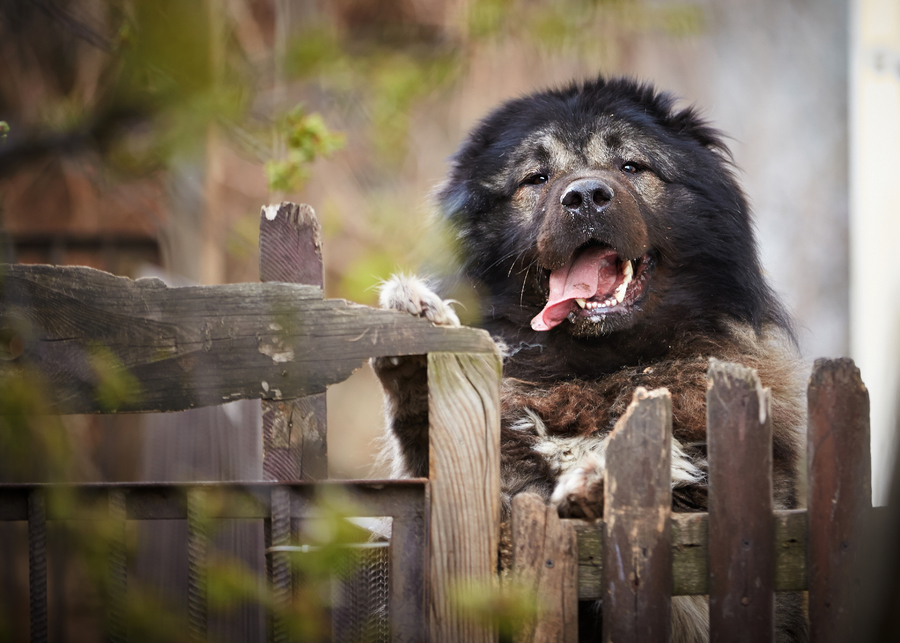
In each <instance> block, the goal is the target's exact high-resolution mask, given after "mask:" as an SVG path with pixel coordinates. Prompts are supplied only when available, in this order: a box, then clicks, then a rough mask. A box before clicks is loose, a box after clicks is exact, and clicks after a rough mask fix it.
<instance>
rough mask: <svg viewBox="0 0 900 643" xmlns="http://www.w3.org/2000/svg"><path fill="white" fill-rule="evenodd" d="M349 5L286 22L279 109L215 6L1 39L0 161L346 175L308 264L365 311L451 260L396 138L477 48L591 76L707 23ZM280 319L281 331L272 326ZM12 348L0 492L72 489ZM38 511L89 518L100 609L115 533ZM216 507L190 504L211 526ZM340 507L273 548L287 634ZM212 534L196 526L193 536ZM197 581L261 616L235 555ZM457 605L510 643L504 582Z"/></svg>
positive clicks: (149, 604)
mask: <svg viewBox="0 0 900 643" xmlns="http://www.w3.org/2000/svg"><path fill="white" fill-rule="evenodd" d="M58 4H60V5H61V6H69V4H67V3H65V2H62V3H58ZM71 4H72V5H73V6H74V5H75V3H71ZM350 4H354V3H350ZM355 4H356V5H360V6H363V5H367V4H370V5H371V7H374V8H373V9H372V13H371V15H372V20H368V19H367V20H357V21H356V22H353V21H351V20H349V19H346V20H343V21H342V20H339V19H336V18H335V15H336V14H337V13H339V10H337V9H334V10H333V9H332V8H331V7H328V8H326V9H322V8H320V10H319V11H320V13H321V14H323V15H324V14H327V15H325V17H323V16H322V15H320V16H319V17H318V19H317V20H315V21H314V20H309V21H305V22H304V23H303V24H300V25H294V27H296V29H295V32H294V33H291V34H290V38H289V40H288V43H287V50H286V51H285V52H284V59H283V60H279V61H277V62H278V63H280V64H283V69H284V71H285V74H286V78H285V79H280V80H283V81H284V82H285V83H288V84H290V86H291V88H292V90H293V91H291V92H285V96H284V98H283V100H280V101H279V100H276V99H275V98H273V96H272V95H271V94H272V84H273V78H272V77H271V76H272V73H273V72H272V69H271V68H272V67H273V58H274V57H277V56H278V55H279V54H277V53H272V52H271V51H268V52H267V53H266V55H265V56H264V57H263V58H254V56H253V55H251V54H250V53H248V52H246V51H244V50H243V49H242V48H241V46H240V44H239V41H238V38H237V37H236V32H237V29H238V27H239V25H237V24H236V23H235V18H234V16H231V14H229V12H228V7H229V5H228V3H225V2H218V1H216V0H105V1H104V0H100V1H99V2H97V3H94V5H95V6H94V9H95V10H96V11H95V13H97V14H98V15H100V18H98V19H97V20H95V21H94V22H90V23H77V22H73V21H72V20H69V21H68V22H66V21H58V22H54V23H52V24H51V25H48V27H47V30H46V33H42V32H39V33H37V34H35V33H34V32H32V33H31V36H32V37H30V38H29V37H23V38H22V39H21V40H20V41H16V42H15V43H13V44H12V45H10V47H12V46H15V47H20V48H24V47H26V46H32V47H34V48H35V49H34V50H33V51H30V52H29V54H28V55H29V56H33V57H34V58H35V59H38V60H40V61H41V62H42V63H43V64H44V67H43V69H45V70H49V71H47V74H48V76H53V75H54V74H55V76H54V77H53V78H51V80H50V81H49V82H46V83H44V84H43V85H42V86H41V91H43V92H44V93H43V94H39V96H40V100H39V101H38V103H37V104H36V105H34V106H33V108H29V109H22V110H20V111H19V112H17V113H14V116H15V118H13V117H12V116H7V115H6V111H8V109H9V105H11V104H12V103H13V102H15V101H13V100H11V99H9V98H8V97H2V96H0V115H3V116H4V118H5V119H6V120H0V143H5V145H4V147H3V151H4V152H7V151H9V150H13V149H14V148H15V147H16V146H17V145H23V144H26V143H28V142H29V140H30V139H41V138H43V139H46V140H47V141H51V142H53V141H57V140H59V141H62V142H60V143H58V146H59V149H60V150H61V151H62V152H64V153H69V152H70V151H71V149H72V148H73V147H74V146H75V145H87V146H91V147H92V148H95V149H96V151H98V152H100V153H101V154H102V157H103V159H104V161H105V162H106V164H107V165H106V168H107V169H109V170H111V171H113V173H120V174H123V175H128V176H134V175H146V174H148V173H152V172H160V171H166V170H172V171H173V172H177V171H179V170H178V169H177V168H179V167H185V166H187V167H189V166H192V165H202V164H203V162H204V161H203V159H204V158H205V157H204V154H205V152H206V146H207V144H208V141H209V139H210V133H211V132H217V133H221V134H223V138H224V139H225V140H227V141H228V144H229V145H231V146H232V147H233V148H234V149H236V150H238V151H239V152H240V153H242V154H243V155H244V156H248V157H250V158H252V159H253V161H254V162H255V163H256V164H257V165H258V166H259V168H260V172H261V174H264V175H265V177H266V179H267V187H268V189H269V190H270V191H272V192H283V193H291V195H295V194H298V193H300V195H299V196H300V198H298V199H297V200H302V191H303V190H304V189H305V187H306V186H307V181H308V179H309V177H310V176H312V173H313V171H314V165H315V164H317V163H323V162H333V163H345V164H347V165H348V166H350V167H351V170H349V171H348V175H351V176H353V177H354V178H355V180H357V181H358V182H359V183H360V184H361V186H362V187H361V188H360V192H362V193H364V195H365V198H364V199H362V200H361V201H360V203H359V205H358V207H357V208H355V209H354V210H353V211H349V210H350V208H349V207H348V206H347V205H346V203H345V202H341V201H338V200H336V199H335V200H327V201H326V202H324V203H321V204H316V205H317V210H318V211H319V214H320V218H321V220H322V225H323V230H324V234H325V236H326V238H327V239H328V241H329V244H326V248H325V252H326V257H328V253H330V252H332V251H331V250H330V249H329V247H341V248H350V249H351V256H350V257H347V256H342V257H339V259H340V261H335V262H331V265H333V266H336V267H335V268H334V269H333V272H332V273H329V278H330V279H331V280H332V281H331V284H330V286H331V288H332V289H333V292H334V293H335V294H337V295H338V296H342V297H346V298H349V299H352V300H355V301H360V302H369V303H371V302H373V301H374V300H375V298H376V294H375V289H374V286H375V285H377V283H378V282H379V281H380V280H382V279H384V278H386V277H387V276H388V275H389V274H390V273H391V272H394V271H396V270H398V269H406V270H410V271H412V270H416V271H418V270H420V269H421V268H422V266H423V264H424V265H425V266H426V267H429V268H431V269H432V270H433V272H435V273H440V272H441V271H445V270H446V269H447V266H449V265H451V264H452V257H453V254H454V241H453V235H452V233H451V232H450V231H447V230H440V229H437V228H431V227H426V226H425V225H423V224H421V223H418V222H419V221H421V220H422V219H424V218H425V217H424V216H422V214H423V213H422V212H421V210H422V208H421V207H419V206H418V203H417V202H414V203H410V196H409V194H408V193H407V192H405V191H404V189H403V187H404V181H407V180H408V178H409V177H408V176H406V175H405V173H406V172H409V171H410V168H411V167H413V166H414V165H415V164H414V163H409V162H408V161H409V160H410V157H411V156H414V155H415V154H416V152H417V150H416V149H415V148H414V145H417V144H420V143H417V142H413V141H412V140H411V137H410V133H411V131H412V130H413V125H414V123H415V119H416V118H420V117H422V115H423V114H427V113H428V110H429V108H431V107H433V106H435V105H437V104H440V103H441V102H442V101H445V100H447V98H448V97H449V96H450V95H451V90H453V89H454V87H455V86H456V85H457V83H459V82H461V81H462V80H463V79H464V78H465V77H466V74H467V73H468V72H469V71H471V69H470V67H471V66H472V65H473V64H476V63H475V61H476V60H477V54H478V52H479V49H481V48H485V47H491V46H497V45H498V43H503V42H510V41H515V42H516V43H518V44H519V45H520V51H521V52H534V51H537V52H540V53H542V54H548V55H565V56H567V57H570V58H571V59H573V60H579V61H587V64H589V65H595V66H596V67H597V68H598V69H599V68H602V67H604V66H606V67H607V68H608V67H610V62H611V61H612V62H613V63H614V62H615V58H614V55H613V50H614V48H615V47H616V46H617V43H625V44H630V43H629V42H628V41H629V39H630V38H632V37H633V35H635V34H645V33H660V34H666V35H670V36H675V37H691V36H695V35H697V34H700V33H702V32H703V31H704V30H705V29H706V25H705V21H704V14H703V11H702V9H701V8H700V5H698V4H695V3H692V2H665V3H658V2H650V1H647V0H593V1H579V0H559V1H557V2H536V1H534V0H470V1H469V2H468V3H467V5H466V11H465V12H464V14H463V15H461V16H460V17H459V18H460V20H459V24H457V23H456V22H453V24H448V25H443V26H441V27H439V28H438V27H434V26H431V25H427V24H415V22H414V21H407V22H403V21H399V22H396V23H393V22H391V20H390V16H388V17H387V18H384V17H379V15H378V14H379V8H380V7H381V3H376V2H372V3H366V2H365V1H364V0H362V1H358V2H355ZM386 4H390V3H386ZM400 4H401V3H398V5H397V6H400ZM347 5H348V3H343V4H342V5H341V6H342V7H344V9H346V6H347ZM42 11H43V9H42V4H41V3H37V2H21V3H15V2H13V3H0V12H3V14H2V16H3V17H7V18H8V19H9V25H8V28H7V30H6V31H5V32H4V31H0V37H4V36H5V37H11V35H13V34H14V33H15V29H16V28H17V27H18V26H19V24H20V22H17V21H25V20H26V18H28V16H29V12H34V13H35V14H38V15H41V16H43V13H41V12H42ZM329 12H330V13H329ZM229 16H230V17H229ZM2 22H3V21H2V20H0V27H3V25H2ZM451 22H452V21H451ZM21 24H24V22H22V23H21ZM73 34H74V35H73ZM34 35H38V36H42V37H41V38H34V37H33V36H34ZM81 41H85V42H88V43H90V44H91V45H92V46H93V47H94V50H91V53H90V55H91V56H94V58H93V60H95V61H100V62H99V63H95V64H96V65H97V66H98V69H96V70H92V71H91V72H90V74H89V75H91V78H93V80H92V81H91V82H85V83H81V84H79V83H77V82H75V81H74V80H73V79H74V78H75V77H76V76H77V74H76V73H75V67H76V65H77V64H79V60H80V59H79V55H81V54H79V55H76V53H77V52H79V51H81V50H80V49H79V46H80V44H81ZM72 42H75V44H72ZM95 50H96V51H95ZM622 50H623V51H628V48H627V47H622ZM98 51H99V52H100V55H97V52H98ZM3 73H8V72H7V70H4V71H3ZM280 80H279V82H280ZM48 87H49V88H53V91H51V90H50V89H47V88H48ZM15 98H19V97H15ZM23 104H24V103H23ZM10 124H12V126H11V125H10ZM445 125H446V124H445ZM329 159H332V160H331V161H329ZM173 168H176V169H173ZM230 225H231V228H230V231H229V232H230V234H229V235H227V240H226V243H227V252H228V253H229V255H230V257H231V258H232V259H234V260H236V261H240V262H250V261H252V260H254V259H255V255H254V252H255V248H256V245H257V233H258V213H257V212H253V213H250V214H247V215H246V216H245V217H243V218H240V219H237V220H236V221H233V222H232V223H231V224H230ZM332 243H333V244H334V245H333V246H331V245H330V244H332ZM339 244H343V245H339ZM411 248H415V249H416V250H415V251H411ZM451 296H453V297H455V298H458V299H460V300H462V304H463V307H464V310H463V311H462V312H463V315H462V316H463V317H464V318H466V319H468V320H470V321H471V320H473V319H474V317H475V315H476V314H477V304H476V303H475V301H474V299H472V295H471V293H469V294H468V295H466V294H464V292H460V293H457V292H453V293H452V295H451ZM289 325H290V322H288V321H286V322H285V323H284V324H283V327H284V328H285V329H288V328H289ZM22 337H23V335H21V334H20V333H18V332H12V331H10V330H9V329H5V328H4V329H0V473H2V479H3V481H26V480H29V481H30V480H44V481H51V482H60V481H66V480H72V479H77V476H76V475H75V474H74V473H73V471H74V470H75V468H76V465H75V464H74V458H73V448H72V444H71V442H70V437H69V435H68V433H67V430H66V427H65V426H64V424H63V422H62V421H61V420H60V418H59V417H56V416H51V415H47V414H46V404H45V399H44V396H43V392H45V391H47V383H46V382H45V381H43V380H42V378H41V377H40V375H39V374H38V373H37V372H36V371H32V370H30V369H28V368H25V367H23V368H19V367H18V366H16V367H15V368H11V367H10V365H11V364H13V363H14V362H15V360H16V358H17V357H18V356H19V355H20V354H21V352H22V345H21V342H22ZM89 362H90V367H91V369H92V371H93V375H94V377H95V380H96V394H97V396H98V400H99V401H100V403H101V405H102V406H103V408H105V409H107V410H109V411H114V410H116V409H117V408H120V407H121V405H122V404H123V403H125V402H127V401H129V400H133V399H135V398H136V397H137V396H139V395H140V394H141V392H140V390H139V387H138V385H137V382H136V380H134V379H133V378H132V377H131V376H130V375H129V374H128V373H127V371H126V370H125V369H124V368H123V367H122V364H121V362H120V361H119V360H118V358H117V357H116V356H115V354H114V353H113V352H112V351H110V350H108V349H107V348H105V347H102V346H96V347H91V349H90V350H89ZM48 502H49V503H50V504H51V506H52V507H54V508H56V509H58V510H60V511H62V510H64V509H65V510H69V511H76V510H78V511H81V510H84V511H86V512H88V513H89V514H91V515H92V516H93V518H94V519H92V520H79V521H67V522H65V523H64V527H63V528H64V529H65V530H66V538H65V540H66V541H67V543H68V545H69V547H70V549H71V551H72V552H73V553H74V556H75V558H77V559H78V560H79V561H80V565H81V567H82V568H83V570H84V574H85V576H86V577H87V578H88V579H89V583H90V588H91V591H93V592H95V593H96V596H97V599H96V600H97V601H98V602H99V603H103V602H104V601H108V599H109V592H110V586H109V574H108V566H107V562H106V554H107V552H108V550H109V546H110V544H111V543H112V542H113V539H115V538H118V537H119V535H118V533H117V532H116V531H115V529H117V528H118V527H116V526H115V525H113V524H112V523H111V522H110V521H109V520H106V519H105V518H104V517H105V515H106V513H105V512H106V511H107V508H106V507H105V506H99V505H96V503H95V504H91V503H90V501H89V500H88V499H86V498H82V497H79V496H78V495H76V494H73V493H72V492H71V491H67V490H61V491H59V492H58V493H56V494H54V495H53V496H52V497H51V498H50V499H49V501H48ZM223 502H225V500H223V499H221V498H217V497H215V495H214V494H208V496H207V509H208V510H209V514H210V515H214V514H215V511H216V508H217V507H220V506H221V503H223ZM355 511H356V510H355V509H354V507H353V506H352V504H351V503H349V502H348V501H347V499H346V498H345V497H341V496H340V495H335V494H332V495H326V496H323V498H322V499H321V500H320V503H319V508H318V517H317V519H316V520H311V521H306V523H305V531H304V533H303V534H302V536H301V538H302V540H301V542H302V543H303V544H304V545H305V546H306V548H307V549H306V550H305V553H304V552H301V551H298V552H296V553H292V554H290V559H291V563H292V565H293V570H294V572H295V574H296V575H297V578H299V579H301V580H302V582H298V583H297V586H298V587H300V588H301V589H299V590H298V591H297V592H296V594H295V597H294V601H293V603H292V605H291V607H290V609H289V613H288V614H285V615H284V616H285V618H286V619H287V622H288V624H289V629H290V630H291V632H292V633H293V634H294V635H295V637H296V638H298V639H302V640H317V639H322V638H323V637H324V636H325V633H326V632H327V631H328V628H327V620H326V619H327V614H328V609H329V607H330V605H329V601H330V596H331V595H330V592H329V591H328V586H329V583H330V582H331V579H332V575H333V574H334V573H335V571H336V570H339V569H340V570H347V569H352V566H348V549H347V545H348V544H351V543H359V542H363V541H365V540H366V539H367V538H368V534H367V532H364V531H362V530H360V529H359V528H358V527H356V526H354V525H353V524H352V523H351V522H349V521H347V520H346V517H347V516H353V515H358V512H356V513H354V512H355ZM217 524H218V522H217V521H215V520H208V519H207V520H205V522H204V526H205V528H206V529H207V530H208V532H209V534H210V536H211V537H212V536H214V534H215V531H216V528H217ZM133 540H134V539H132V541H133ZM132 545H133V542H132ZM207 578H208V588H207V590H208V597H209V607H210V611H211V612H229V611H230V610H233V609H234V608H235V607H236V606H238V605H241V604H246V603H255V604H260V605H263V606H266V607H268V608H271V607H273V606H274V605H275V603H274V601H273V596H272V593H271V591H270V590H269V589H268V588H267V587H266V586H265V583H264V582H261V580H260V578H259V577H258V575H257V573H256V572H255V571H254V570H253V569H250V568H249V567H248V566H247V565H246V564H244V563H242V562H241V561H237V560H233V559H231V558H229V557H226V556H224V555H222V554H219V553H215V552H212V553H211V554H210V556H209V559H208V568H207ZM128 592H129V593H128V616H129V622H130V628H131V635H132V638H133V639H134V640H141V641H156V640H158V641H180V640H184V639H186V638H187V636H188V635H187V630H186V628H185V627H184V623H183V619H182V618H181V617H179V616H177V614H178V613H179V612H178V610H177V609H173V607H172V606H171V605H169V604H167V603H166V602H165V601H164V600H162V599H161V598H160V597H159V596H157V595H155V594H153V593H152V592H150V591H148V590H147V589H146V588H143V587H140V586H139V585H137V584H136V583H133V582H132V581H131V579H129V589H128ZM455 595H456V599H457V600H458V602H459V604H460V605H461V606H463V607H464V608H465V609H467V610H468V611H470V613H471V614H472V615H473V618H475V619H477V620H478V621H479V622H482V623H483V624H485V625H486V626H491V627H497V628H499V629H500V630H501V632H503V633H504V635H508V636H511V635H512V634H513V633H514V632H515V629H516V627H517V625H519V624H521V623H522V622H524V621H526V620H527V619H529V618H531V617H532V616H533V612H534V609H535V608H534V607H531V606H533V605H535V602H536V599H535V598H534V597H533V596H528V595H526V594H525V593H523V592H521V591H520V590H519V589H517V588H516V587H515V585H514V584H510V583H505V584H504V586H503V588H502V589H499V588H498V587H497V586H496V585H494V584H493V583H489V584H487V585H484V586H481V585H477V584H475V585H473V584H467V585H461V586H460V587H459V588H457V591H456V594H455ZM2 629H3V628H2V626H0V638H2V633H3V632H2Z"/></svg>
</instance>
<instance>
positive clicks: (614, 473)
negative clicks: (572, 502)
mask: <svg viewBox="0 0 900 643" xmlns="http://www.w3.org/2000/svg"><path fill="white" fill-rule="evenodd" d="M671 459H672V400H671V397H670V396H669V392H668V391H667V390H665V389H657V390H655V391H651V392H648V391H647V390H646V389H644V388H638V389H637V390H636V391H635V393H634V400H633V401H632V403H631V406H629V407H628V410H627V411H626V412H625V414H624V415H623V416H622V417H621V418H619V421H618V422H616V428H615V429H614V430H613V432H612V434H611V435H610V438H609V446H608V447H607V450H606V483H605V485H604V508H603V522H604V525H605V543H604V547H603V577H604V597H603V640H604V641H632V642H634V643H640V642H642V641H646V642H648V643H649V642H651V641H652V642H654V643H655V642H657V641H669V640H670V639H671V625H670V623H671V611H672V609H671V600H670V597H671V596H672V545H671V536H672V527H671V520H670V519H669V518H670V515H671V509H672V487H671V485H672V473H671Z"/></svg>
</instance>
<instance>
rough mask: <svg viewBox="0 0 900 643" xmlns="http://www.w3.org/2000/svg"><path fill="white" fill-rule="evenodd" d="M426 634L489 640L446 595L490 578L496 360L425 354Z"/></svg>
mask: <svg viewBox="0 0 900 643" xmlns="http://www.w3.org/2000/svg"><path fill="white" fill-rule="evenodd" d="M428 426H429V428H428V431H429V478H430V480H431V517H430V528H429V534H430V543H431V561H430V567H429V579H430V585H431V587H430V596H429V605H428V613H429V622H430V640H431V641H433V642H435V643H439V642H446V643H451V642H454V643H455V642H457V641H467V642H468V641H471V642H473V643H475V642H478V641H495V640H496V638H497V634H496V632H494V631H492V630H491V629H490V628H486V627H484V626H483V625H481V624H479V623H477V622H475V621H474V620H473V619H472V615H471V614H467V613H466V612H465V611H464V610H463V609H462V608H461V607H460V606H459V605H458V604H456V603H455V601H454V599H453V595H454V592H464V593H465V592H474V591H477V588H479V587H482V588H483V586H484V584H486V583H495V582H496V565H497V552H498V547H499V542H500V358H499V355H498V354H496V353H489V354H466V353H442V352H435V353H430V354H429V355H428Z"/></svg>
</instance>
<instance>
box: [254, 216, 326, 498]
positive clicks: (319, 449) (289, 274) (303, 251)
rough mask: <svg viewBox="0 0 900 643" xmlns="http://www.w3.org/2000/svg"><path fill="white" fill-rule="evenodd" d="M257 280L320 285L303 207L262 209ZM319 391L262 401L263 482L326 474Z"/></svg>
mask: <svg viewBox="0 0 900 643" xmlns="http://www.w3.org/2000/svg"><path fill="white" fill-rule="evenodd" d="M259 279H260V281H262V282H264V283H266V282H287V283H296V284H305V285H308V286H317V287H319V288H322V287H323V285H324V277H323V273H322V228H321V226H320V225H319V221H318V219H316V215H315V212H313V209H312V208H311V207H310V206H308V205H297V204H295V203H286V202H285V203H281V204H278V205H270V206H268V207H264V208H263V209H262V212H261V213H260V217H259ZM326 412H327V407H326V402H325V394H324V393H316V394H313V395H308V396H306V397H304V398H299V399H295V400H285V401H283V402H270V401H267V400H263V402H262V420H263V475H264V476H265V477H266V479H267V480H300V479H302V480H324V479H325V478H327V477H328V454H327V444H328V437H327V420H326Z"/></svg>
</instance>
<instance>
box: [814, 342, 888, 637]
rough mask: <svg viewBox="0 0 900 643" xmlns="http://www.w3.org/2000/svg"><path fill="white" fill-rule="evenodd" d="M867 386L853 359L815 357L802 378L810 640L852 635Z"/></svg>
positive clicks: (866, 475) (866, 492) (867, 475)
mask: <svg viewBox="0 0 900 643" xmlns="http://www.w3.org/2000/svg"><path fill="white" fill-rule="evenodd" d="M869 448H870V446H869V392H868V391H867V390H866V387H865V386H864V385H863V383H862V380H861V378H860V375H859V369H857V368H856V366H855V365H854V364H853V361H852V360H849V359H839V360H817V361H816V363H815V366H814V367H813V374H812V377H811V378H810V380H809V441H808V444H807V449H808V451H807V461H808V467H809V502H808V504H809V509H808V512H809V549H808V552H807V558H808V565H809V619H810V640H811V641H813V642H816V643H818V642H822V641H826V642H830V641H834V642H835V643H837V642H838V641H852V640H854V638H855V637H854V634H855V633H858V632H859V631H861V630H860V628H858V627H857V625H859V624H856V623H854V622H853V618H854V616H858V615H859V613H860V607H861V605H860V604H859V602H858V597H863V596H865V595H866V594H865V591H864V587H863V584H864V582H865V580H866V579H864V578H863V575H862V572H863V568H862V566H861V563H862V561H863V557H862V555H863V554H864V552H863V551H862V545H863V543H864V542H865V540H864V539H865V537H866V536H867V534H866V532H865V530H866V525H867V521H868V519H869V514H870V510H871V505H872V482H871V475H872V474H871V462H870V456H869Z"/></svg>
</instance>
